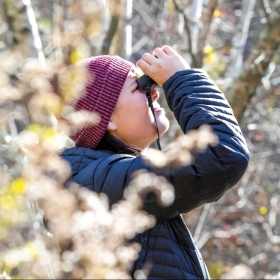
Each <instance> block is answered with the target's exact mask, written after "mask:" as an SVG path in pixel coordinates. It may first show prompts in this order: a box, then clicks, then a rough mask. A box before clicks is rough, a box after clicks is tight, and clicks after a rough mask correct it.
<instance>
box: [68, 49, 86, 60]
mask: <svg viewBox="0 0 280 280" xmlns="http://www.w3.org/2000/svg"><path fill="white" fill-rule="evenodd" d="M83 59H84V55H83V53H82V52H79V51H77V50H75V51H73V52H72V53H71V55H70V60H71V62H72V63H77V62H79V61H81V60H83Z"/></svg>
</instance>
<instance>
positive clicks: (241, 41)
mask: <svg viewBox="0 0 280 280" xmlns="http://www.w3.org/2000/svg"><path fill="white" fill-rule="evenodd" d="M244 4H245V5H246V9H245V15H244V18H243V23H242V29H241V30H240V32H239V34H238V37H239V38H236V40H235V42H234V44H235V46H234V49H236V51H235V52H234V53H233V56H234V59H233V65H232V67H231V70H230V71H229V72H228V75H229V78H230V80H231V82H230V84H232V83H233V82H234V80H236V78H237V77H238V76H239V75H240V73H241V71H242V64H243V56H244V50H245V44H246V41H247V39H248V32H249V28H250V23H251V19H252V17H253V12H254V8H255V4H256V0H249V1H246V2H244Z"/></svg>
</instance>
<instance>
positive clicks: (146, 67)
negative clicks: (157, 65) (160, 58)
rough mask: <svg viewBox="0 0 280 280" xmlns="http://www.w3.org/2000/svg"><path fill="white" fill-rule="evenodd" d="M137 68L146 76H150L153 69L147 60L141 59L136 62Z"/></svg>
mask: <svg viewBox="0 0 280 280" xmlns="http://www.w3.org/2000/svg"><path fill="white" fill-rule="evenodd" d="M136 66H137V67H139V68H140V69H141V70H142V71H143V72H144V73H145V74H147V75H148V74H149V69H150V67H151V65H150V64H149V63H147V62H146V61H145V60H143V59H139V60H138V61H137V62H136Z"/></svg>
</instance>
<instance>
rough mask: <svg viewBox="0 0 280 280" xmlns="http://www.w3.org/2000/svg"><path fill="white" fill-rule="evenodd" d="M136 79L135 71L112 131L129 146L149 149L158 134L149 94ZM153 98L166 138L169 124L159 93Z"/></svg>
mask: <svg viewBox="0 0 280 280" xmlns="http://www.w3.org/2000/svg"><path fill="white" fill-rule="evenodd" d="M136 79H137V76H136V74H135V69H131V70H130V72H129V73H128V76H127V78H126V81H125V83H124V85H123V88H122V90H121V93H120V96H119V98H118V101H117V104H116V107H115V110H114V112H113V114H112V116H111V121H110V123H109V125H108V130H109V131H110V132H111V133H112V134H113V135H114V136H116V137H117V138H119V139H120V140H122V141H123V142H125V143H126V144H128V145H133V146H136V147H139V148H141V149H145V148H147V147H148V146H149V145H150V144H151V143H152V142H153V141H155V140H156V139H157V137H158V135H157V129H156V124H155V120H154V117H153V114H152V111H151V109H150V108H149V106H148V100H147V98H146V93H145V92H144V91H142V90H140V89H139V88H138V84H137V83H136ZM151 97H152V100H153V106H154V111H155V116H156V119H157V125H158V129H159V134H160V135H162V134H163V133H164V132H165V131H166V130H167V129H168V127H169V121H168V119H167V118H166V116H165V111H164V109H163V108H161V107H160V105H159V104H158V102H157V99H158V97H159V93H158V91H157V90H155V89H153V90H151Z"/></svg>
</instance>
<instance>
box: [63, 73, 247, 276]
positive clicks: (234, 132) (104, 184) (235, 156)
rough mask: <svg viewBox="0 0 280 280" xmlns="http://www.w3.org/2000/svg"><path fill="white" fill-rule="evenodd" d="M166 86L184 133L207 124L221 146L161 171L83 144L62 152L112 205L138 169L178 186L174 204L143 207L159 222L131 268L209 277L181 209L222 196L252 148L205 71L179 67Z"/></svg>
mask: <svg viewBox="0 0 280 280" xmlns="http://www.w3.org/2000/svg"><path fill="white" fill-rule="evenodd" d="M163 89H164V92H165V95H166V100H167V102H168V106H169V108H170V109H171V110H172V111H173V113H174V115H175V117H176V119H177V121H178V123H179V125H180V126H181V129H182V130H183V132H184V133H187V132H188V131H189V130H192V129H197V128H198V127H200V126H201V125H202V124H208V125H210V126H211V127H212V130H213V132H214V133H215V134H216V135H217V136H218V138H219V142H218V145H216V146H214V147H212V146H211V147H208V148H207V150H206V151H205V152H204V153H201V154H198V155H197V156H196V158H195V161H194V163H193V164H192V165H191V166H184V167H181V168H177V169H172V170H169V171H167V172H166V171H165V172H164V174H163V173H161V171H160V170H154V169H153V168H152V167H150V166H148V164H147V163H145V162H144V160H143V158H142V157H141V156H139V157H133V156H130V155H125V154H121V155H119V154H112V153H110V152H106V151H104V152H103V151H95V150H91V149H88V148H81V147H73V148H70V149H66V150H65V151H64V152H63V154H62V157H63V158H64V159H65V160H67V161H68V162H69V163H70V165H71V168H72V174H73V177H72V178H71V180H72V181H74V182H76V183H78V184H80V185H82V186H84V187H86V188H88V189H90V190H92V191H95V192H102V193H105V194H106V195H107V196H108V197H109V200H110V203H111V204H114V203H116V202H118V201H119V200H120V199H121V198H122V196H123V190H124V188H125V187H126V186H127V185H128V183H129V181H130V180H131V176H132V174H133V172H134V171H136V170H139V169H146V170H149V171H152V172H155V173H157V174H159V175H164V176H165V177H166V179H167V180H168V181H169V182H171V183H172V185H173V187H174V191H175V200H174V203H173V204H172V205H171V206H169V207H167V208H161V207H160V206H159V205H158V204H157V202H156V200H155V199H153V197H152V198H151V197H149V199H146V201H145V206H144V208H145V210H146V211H147V212H148V213H150V214H153V215H155V216H156V217H157V218H158V221H157V223H156V225H155V226H154V227H153V228H152V229H149V230H146V231H145V232H143V233H142V234H139V235H137V236H136V237H135V238H134V241H137V242H139V244H140V245H141V248H142V249H141V251H140V254H139V258H138V260H137V261H136V262H135V263H134V265H133V267H132V270H131V273H132V275H133V272H134V271H136V270H138V269H141V268H143V267H144V266H145V267H148V268H149V271H150V272H149V278H148V279H207V278H208V277H209V276H208V273H207V269H206V267H205V264H204V261H203V259H202V257H201V255H200V252H199V250H198V249H197V247H196V245H195V242H194V241H193V239H192V236H191V234H190V233H189V231H188V229H187V227H186V225H185V223H184V221H183V219H182V217H181V216H180V213H184V212H189V211H191V210H192V209H194V208H196V207H198V206H200V205H201V204H203V203H209V202H213V201H216V200H218V199H219V198H220V197H221V196H222V195H223V194H224V193H225V191H227V190H228V189H229V188H231V187H232V186H234V185H235V184H236V183H237V182H238V180H239V179H240V178H241V177H242V175H243V174H244V172H245V170H246V168H247V165H248V161H249V153H248V150H247V146H246V143H245V140H244V138H243V136H242V133H241V130H240V128H239V126H238V124H237V121H236V119H235V117H234V116H233V112H232V110H231V108H230V106H229V104H228V102H227V100H226V99H225V97H224V94H223V93H222V92H221V91H220V90H219V89H218V87H217V86H216V85H215V84H214V83H213V81H212V80H210V79H209V78H208V76H207V75H206V74H205V73H204V72H203V71H200V70H192V69H190V70H184V71H179V72H177V73H176V74H174V75H173V76H172V77H170V78H169V79H168V80H167V81H166V82H165V83H164V84H163Z"/></svg>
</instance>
